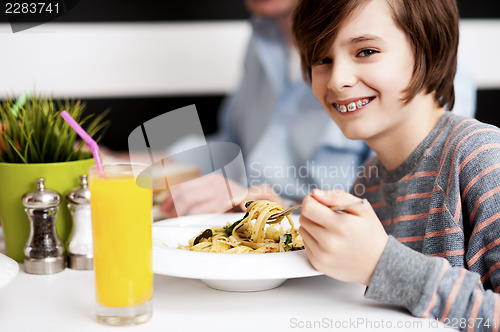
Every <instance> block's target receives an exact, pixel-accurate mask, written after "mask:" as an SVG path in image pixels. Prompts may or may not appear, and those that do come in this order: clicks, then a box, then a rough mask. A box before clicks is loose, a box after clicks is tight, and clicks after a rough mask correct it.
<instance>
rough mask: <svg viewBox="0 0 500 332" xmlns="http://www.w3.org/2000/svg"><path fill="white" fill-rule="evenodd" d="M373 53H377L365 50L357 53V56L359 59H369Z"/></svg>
mask: <svg viewBox="0 0 500 332" xmlns="http://www.w3.org/2000/svg"><path fill="white" fill-rule="evenodd" d="M375 53H378V52H377V51H375V50H371V49H366V50H361V51H359V53H358V56H359V57H369V56H370V55H373V54H375Z"/></svg>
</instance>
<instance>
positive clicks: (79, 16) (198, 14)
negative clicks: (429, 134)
mask: <svg viewBox="0 0 500 332" xmlns="http://www.w3.org/2000/svg"><path fill="white" fill-rule="evenodd" d="M0 2H1V1H0ZM67 2H68V3H72V4H74V7H73V8H72V9H71V10H69V11H68V12H67V13H65V14H64V15H62V16H61V17H59V18H57V19H56V20H55V21H54V22H61V23H62V22H64V23H68V22H70V23H72V22H75V23H76V22H78V23H81V22H84V23H85V22H88V23H92V22H152V21H154V22H157V21H161V22H197V23H200V22H201V23H203V22H214V21H226V20H244V19H247V18H248V13H247V11H246V9H245V7H244V5H243V1H242V0H182V1H180V0H176V1H168V0H148V1H141V0H80V1H72V2H71V1H67ZM458 5H459V10H460V15H461V18H463V19H499V20H500V1H498V0H458ZM0 21H3V22H7V18H6V17H5V16H3V17H2V16H0ZM492 42H500V36H499V38H498V40H496V41H492ZM492 56H497V55H494V54H493V55H492ZM477 97H478V98H477V115H476V117H477V118H478V119H480V120H481V121H484V122H487V123H491V124H495V125H497V126H500V115H499V112H498V109H499V108H498V106H497V105H496V104H495V103H494V101H495V99H498V98H499V97H500V87H498V88H496V89H484V90H482V89H480V90H478V94H477ZM223 98H224V95H221V94H216V95H182V96H160V97H158V96H154V97H135V96H129V97H120V98H86V99H83V101H84V102H86V103H87V111H88V112H93V113H94V112H99V111H101V110H103V109H105V108H108V107H109V108H111V109H112V112H111V113H110V119H111V121H112V125H111V126H110V128H109V130H108V132H107V134H106V135H105V139H104V141H103V144H104V145H106V146H108V147H109V148H111V149H114V150H126V149H127V137H128V134H129V133H130V132H131V131H132V130H133V129H135V128H136V127H137V126H138V125H140V124H141V123H143V122H144V121H147V120H149V119H151V118H153V117H155V116H157V115H160V114H162V113H163V112H164V111H165V110H174V109H176V108H179V107H183V106H186V105H190V104H196V106H197V108H198V112H199V114H200V118H201V121H202V125H203V129H204V131H205V134H210V133H213V132H215V131H216V130H217V121H216V119H217V109H218V107H219V105H220V103H221V101H222V100H223ZM138 110H140V111H138ZM124 114H127V115H129V114H130V115H132V114H133V116H124Z"/></svg>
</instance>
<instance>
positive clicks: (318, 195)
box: [311, 189, 370, 215]
mask: <svg viewBox="0 0 500 332" xmlns="http://www.w3.org/2000/svg"><path fill="white" fill-rule="evenodd" d="M311 196H312V197H313V198H314V199H315V200H317V201H318V202H319V203H321V204H323V205H326V206H327V207H329V208H331V209H339V210H344V211H345V212H347V213H351V214H355V215H361V214H363V212H367V211H369V210H367V207H369V206H370V204H369V203H368V201H366V200H363V199H361V198H359V197H356V196H354V195H351V194H349V193H347V192H345V191H342V190H332V191H323V190H319V189H314V190H313V191H312V193H311Z"/></svg>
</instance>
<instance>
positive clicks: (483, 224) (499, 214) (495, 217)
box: [470, 212, 500, 238]
mask: <svg viewBox="0 0 500 332" xmlns="http://www.w3.org/2000/svg"><path fill="white" fill-rule="evenodd" d="M499 218H500V212H497V213H495V214H494V215H492V216H491V217H489V218H488V219H486V220H483V221H482V222H481V223H480V224H479V225H477V226H476V227H474V231H473V232H472V234H471V235H470V237H471V238H472V237H473V236H474V235H475V234H476V233H477V232H479V231H480V230H482V229H483V228H485V227H486V226H488V225H490V224H492V223H493V222H494V221H497V220H498V219H499Z"/></svg>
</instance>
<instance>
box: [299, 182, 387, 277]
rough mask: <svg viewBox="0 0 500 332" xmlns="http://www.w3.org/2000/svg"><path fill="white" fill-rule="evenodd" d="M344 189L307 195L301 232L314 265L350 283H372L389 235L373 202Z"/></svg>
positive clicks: (301, 221)
mask: <svg viewBox="0 0 500 332" xmlns="http://www.w3.org/2000/svg"><path fill="white" fill-rule="evenodd" d="M358 200H360V198H357V197H355V196H353V195H351V194H348V193H346V192H344V191H340V190H339V191H321V190H316V189H315V190H314V191H313V192H312V194H311V195H308V196H306V197H305V198H304V200H303V202H302V204H303V206H302V214H301V216H300V224H301V227H300V229H299V233H300V235H301V236H302V238H303V240H304V245H305V248H306V250H307V255H308V257H309V260H310V261H311V264H312V265H313V266H314V267H315V268H316V269H317V270H318V271H321V272H323V273H325V274H326V275H328V276H330V277H332V278H335V279H338V280H342V281H349V282H359V283H362V284H364V285H366V286H368V285H369V284H370V280H371V277H372V275H373V272H374V271H375V267H376V266H377V263H378V261H379V259H380V257H381V256H382V253H383V251H384V249H385V246H386V244H387V241H388V238H389V237H388V235H387V233H386V232H385V230H384V228H383V226H382V224H381V223H380V221H379V219H378V217H377V215H376V214H375V211H373V209H372V207H371V205H370V204H356V205H355V206H353V207H352V208H349V209H348V210H346V212H344V213H339V212H335V211H333V210H332V209H331V208H332V207H337V206H346V205H349V204H352V203H355V202H357V201H358Z"/></svg>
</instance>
